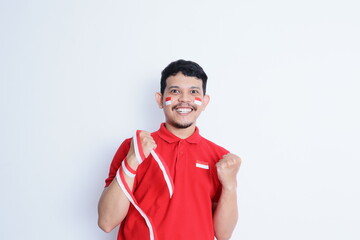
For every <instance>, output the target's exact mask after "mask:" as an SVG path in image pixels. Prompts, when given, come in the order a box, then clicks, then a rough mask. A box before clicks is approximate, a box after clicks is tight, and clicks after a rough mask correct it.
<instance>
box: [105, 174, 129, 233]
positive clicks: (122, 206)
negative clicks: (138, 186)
mask: <svg viewBox="0 0 360 240" xmlns="http://www.w3.org/2000/svg"><path fill="white" fill-rule="evenodd" d="M120 171H122V170H120ZM124 177H125V180H126V182H127V184H128V186H129V188H130V189H132V188H133V185H134V178H130V177H128V176H126V175H125V176H124ZM129 206H130V202H129V200H128V199H127V197H126V196H125V194H124V192H123V191H122V190H121V188H120V186H119V184H118V182H117V180H116V178H114V180H113V181H112V183H111V184H110V185H109V186H108V187H107V188H106V189H105V190H104V192H103V193H102V195H101V197H100V200H99V206H98V214H99V217H98V225H99V227H100V228H101V229H102V230H103V231H105V232H110V231H111V230H113V229H114V228H115V227H116V226H117V225H119V224H120V223H121V222H122V220H123V219H124V218H125V217H126V214H127V212H128V210H129Z"/></svg>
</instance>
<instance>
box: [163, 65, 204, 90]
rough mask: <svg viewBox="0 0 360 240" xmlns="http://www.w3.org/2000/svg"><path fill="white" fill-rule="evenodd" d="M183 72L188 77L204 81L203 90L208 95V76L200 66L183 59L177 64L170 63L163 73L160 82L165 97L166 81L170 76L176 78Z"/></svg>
mask: <svg viewBox="0 0 360 240" xmlns="http://www.w3.org/2000/svg"><path fill="white" fill-rule="evenodd" d="M179 72H182V74H184V75H185V76H188V77H196V78H199V79H200V80H202V88H203V92H204V95H205V93H206V82H207V79H208V77H207V75H206V73H205V72H204V70H203V69H202V67H200V65H199V64H197V63H195V62H192V61H185V60H183V59H180V60H177V61H175V62H172V63H170V64H169V65H168V66H167V67H166V68H165V69H164V70H163V71H162V72H161V81H160V92H161V94H163V95H164V91H165V87H166V79H167V78H168V77H170V76H174V75H176V74H177V73H179Z"/></svg>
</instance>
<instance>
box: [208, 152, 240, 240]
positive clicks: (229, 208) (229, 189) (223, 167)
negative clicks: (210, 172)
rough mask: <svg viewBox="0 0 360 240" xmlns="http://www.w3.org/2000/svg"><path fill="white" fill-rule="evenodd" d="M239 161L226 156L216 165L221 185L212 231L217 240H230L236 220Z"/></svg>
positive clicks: (235, 157) (236, 157) (230, 155)
mask: <svg viewBox="0 0 360 240" xmlns="http://www.w3.org/2000/svg"><path fill="white" fill-rule="evenodd" d="M240 164H241V159H240V158H239V157H238V156H236V155H234V154H231V153H229V154H226V155H224V156H223V158H222V159H221V160H220V161H219V162H218V163H217V164H216V167H217V173H218V177H219V181H220V183H221V185H222V190H221V195H220V199H219V202H218V204H217V206H216V208H215V211H214V216H213V218H214V231H215V236H216V238H217V239H218V240H228V239H230V237H231V235H232V232H233V231H234V229H235V226H236V223H237V219H238V206H237V192H236V188H237V179H236V175H237V172H238V171H239V168H240Z"/></svg>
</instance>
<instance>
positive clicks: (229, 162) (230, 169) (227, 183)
mask: <svg viewBox="0 0 360 240" xmlns="http://www.w3.org/2000/svg"><path fill="white" fill-rule="evenodd" d="M240 165H241V158H240V157H238V156H236V155H235V154H232V153H228V154H226V155H224V156H223V158H222V159H221V160H220V161H219V162H217V163H216V168H217V173H218V177H219V181H220V182H221V184H222V188H223V189H226V190H235V189H236V186H237V181H236V175H237V173H238V171H239V168H240Z"/></svg>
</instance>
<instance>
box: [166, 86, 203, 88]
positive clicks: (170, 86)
mask: <svg viewBox="0 0 360 240" xmlns="http://www.w3.org/2000/svg"><path fill="white" fill-rule="evenodd" d="M172 88H180V87H179V86H170V87H169V89H172ZM190 89H201V88H200V87H196V86H192V87H190Z"/></svg>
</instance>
